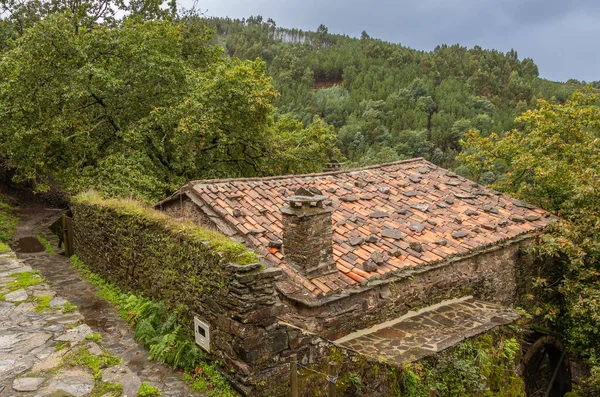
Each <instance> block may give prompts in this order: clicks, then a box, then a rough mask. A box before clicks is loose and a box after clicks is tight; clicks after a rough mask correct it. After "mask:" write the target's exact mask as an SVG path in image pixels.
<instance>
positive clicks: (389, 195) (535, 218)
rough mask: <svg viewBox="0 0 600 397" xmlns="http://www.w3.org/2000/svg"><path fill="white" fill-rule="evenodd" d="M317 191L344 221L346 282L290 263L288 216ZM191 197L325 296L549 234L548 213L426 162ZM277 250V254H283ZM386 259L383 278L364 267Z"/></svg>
mask: <svg viewBox="0 0 600 397" xmlns="http://www.w3.org/2000/svg"><path fill="white" fill-rule="evenodd" d="M300 186H303V187H306V188H309V187H316V188H318V189H320V190H321V191H322V192H323V194H324V195H326V196H328V197H329V199H330V200H329V202H327V203H326V205H329V206H331V207H332V208H333V209H334V211H333V214H332V220H333V229H334V232H333V255H334V260H335V262H336V265H337V269H338V270H339V272H338V273H337V274H333V275H332V274H330V275H326V276H321V277H317V278H314V279H312V280H308V279H306V278H304V277H303V276H302V275H300V274H299V273H298V272H296V271H295V270H294V269H293V268H292V267H291V266H288V265H287V264H286V263H285V261H284V256H283V254H282V252H281V249H280V248H271V247H269V242H281V241H282V230H281V225H282V223H281V213H280V208H281V207H283V206H284V205H285V204H286V203H285V202H284V198H286V197H288V196H290V195H292V193H293V191H294V190H295V189H297V188H298V187H300ZM189 189H190V190H191V191H193V193H195V194H196V195H197V196H198V197H200V198H201V199H202V200H203V201H204V202H205V203H206V204H207V205H208V206H210V207H211V209H212V210H213V211H215V212H216V213H218V214H219V215H220V216H221V217H222V219H224V220H226V221H227V222H228V223H229V224H230V225H231V226H233V227H234V228H235V229H236V230H237V231H238V232H239V234H241V235H242V236H243V237H244V238H245V240H246V241H247V242H248V243H250V244H251V245H253V246H254V248H255V249H256V250H257V252H259V254H262V255H264V257H265V259H266V260H267V261H269V262H270V263H272V264H273V265H275V266H279V267H281V268H282V269H283V271H284V273H285V274H286V275H287V276H288V277H289V279H292V280H294V281H295V282H294V283H289V282H288V283H287V284H285V285H284V288H283V289H285V290H286V291H284V292H287V293H290V294H293V293H298V292H300V291H299V289H301V288H306V289H308V290H309V291H310V292H312V293H313V294H314V295H315V296H320V295H328V294H332V293H335V292H341V291H342V290H344V289H347V288H349V287H352V286H359V285H361V284H364V283H366V280H368V279H373V278H385V277H387V276H389V275H390V274H392V273H393V272H397V271H399V270H401V269H406V268H414V267H415V266H426V265H429V264H432V263H435V262H439V261H441V260H443V259H447V258H448V257H450V256H462V255H466V254H469V253H470V252H472V251H475V250H477V249H481V248H483V247H488V246H492V245H496V244H498V243H500V242H502V241H504V240H507V239H511V238H514V237H517V236H519V235H522V234H526V233H528V232H533V231H535V230H539V229H541V228H543V227H544V226H546V225H547V224H548V223H549V222H550V221H551V219H552V217H551V216H550V215H549V214H548V213H547V212H545V211H543V210H541V209H537V208H534V207H532V206H530V205H528V204H525V203H523V202H520V201H518V200H515V199H512V198H511V197H509V196H507V195H504V194H500V193H498V192H495V191H492V190H490V189H487V188H485V187H483V186H481V185H479V184H476V183H474V182H472V181H470V180H467V179H465V178H463V177H460V176H458V175H457V174H454V173H452V172H449V171H447V170H445V169H443V168H440V167H437V166H435V165H433V164H431V163H429V162H427V161H425V160H423V159H414V160H408V161H403V162H396V163H390V164H383V165H380V166H373V167H367V168H363V169H355V170H342V171H334V172H330V173H322V174H310V175H301V176H287V177H272V178H260V179H258V178H255V179H229V180H213V181H195V182H191V183H190V185H189ZM272 245H275V246H276V245H277V244H273V243H272ZM371 258H377V261H376V262H377V267H376V270H375V271H366V270H365V267H364V264H365V262H367V261H369V260H371Z"/></svg>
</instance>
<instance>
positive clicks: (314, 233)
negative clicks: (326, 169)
mask: <svg viewBox="0 0 600 397" xmlns="http://www.w3.org/2000/svg"><path fill="white" fill-rule="evenodd" d="M325 200H327V197H325V196H323V194H322V193H321V192H320V191H319V190H318V189H315V188H311V189H310V191H309V190H306V189H304V188H299V189H298V190H296V192H295V193H294V195H293V196H291V197H288V198H286V199H285V201H287V202H288V205H287V206H285V207H283V208H281V213H282V214H283V253H284V255H285V261H286V263H287V264H288V265H290V266H293V267H294V268H295V269H296V270H298V271H299V272H300V273H302V274H303V275H304V276H306V277H308V278H309V279H311V278H314V277H318V276H321V275H324V274H329V273H333V272H335V271H336V267H335V263H334V261H333V247H332V240H331V238H332V233H333V226H332V224H331V212H332V210H331V209H328V208H325V207H324V205H323V204H324V201H325Z"/></svg>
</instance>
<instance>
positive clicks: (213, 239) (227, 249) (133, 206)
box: [72, 191, 259, 265]
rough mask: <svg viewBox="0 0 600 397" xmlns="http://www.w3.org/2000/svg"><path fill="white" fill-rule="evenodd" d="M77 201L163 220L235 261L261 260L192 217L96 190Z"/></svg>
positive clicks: (252, 261) (171, 228) (167, 227)
mask: <svg viewBox="0 0 600 397" xmlns="http://www.w3.org/2000/svg"><path fill="white" fill-rule="evenodd" d="M72 202H73V203H74V204H88V205H96V206H101V207H104V208H108V209H111V210H114V211H115V212H117V213H118V214H119V215H129V216H136V217H140V218H144V219H146V220H148V221H153V222H157V223H160V224H161V225H162V226H164V227H165V228H166V229H167V230H170V231H172V232H176V233H182V234H185V235H187V236H189V237H192V238H194V239H196V240H197V241H198V242H199V243H204V242H208V244H209V245H210V247H211V248H213V249H214V250H216V251H218V252H221V253H226V254H228V255H227V256H228V257H229V258H231V261H232V262H233V263H236V264H238V265H248V264H251V263H256V262H259V258H258V255H257V254H256V253H255V252H254V251H251V250H249V249H248V248H246V247H245V246H244V245H243V244H240V243H238V242H236V241H234V240H232V239H230V238H229V237H227V236H225V235H224V234H221V233H219V232H217V231H214V230H211V229H208V228H205V227H202V226H199V225H196V224H195V223H193V222H191V221H189V220H180V219H174V218H172V217H170V216H169V215H167V214H164V213H162V212H160V211H157V210H155V209H152V208H149V207H147V206H146V205H144V204H143V203H142V202H140V201H136V200H133V199H105V198H103V197H102V196H101V195H100V194H98V193H97V192H94V191H87V192H84V193H80V194H78V195H77V196H75V197H74V198H73V200H72Z"/></svg>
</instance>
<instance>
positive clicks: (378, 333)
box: [335, 297, 518, 364]
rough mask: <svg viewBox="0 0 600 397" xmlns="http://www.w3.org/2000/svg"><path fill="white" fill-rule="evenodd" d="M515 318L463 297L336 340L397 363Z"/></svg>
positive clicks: (504, 310) (512, 313)
mask: <svg viewBox="0 0 600 397" xmlns="http://www.w3.org/2000/svg"><path fill="white" fill-rule="evenodd" d="M517 318H518V314H517V313H516V312H515V311H514V310H511V309H507V308H505V307H502V306H499V305H495V304H492V303H488V302H483V301H478V300H475V299H473V298H472V297H465V298H461V299H456V300H452V301H446V302H442V303H440V304H438V305H434V306H430V307H427V308H424V309H421V310H419V311H418V312H409V313H407V314H406V315H404V316H402V317H400V318H398V319H395V320H392V321H388V322H386V323H383V324H379V325H376V326H374V327H372V328H369V329H366V330H361V331H357V332H354V333H352V334H350V335H347V336H345V337H344V338H341V339H338V340H337V341H335V343H336V344H338V345H340V346H343V347H345V348H348V349H352V350H354V351H357V352H359V353H362V354H364V355H366V356H369V357H372V358H375V359H378V360H385V361H386V362H390V363H396V364H400V363H402V362H410V361H415V360H418V359H420V358H423V357H425V356H429V355H432V354H434V353H436V352H439V351H441V350H444V349H447V348H449V347H451V346H454V345H456V344H457V343H459V342H461V341H462V340H464V339H466V338H469V337H472V336H475V335H478V334H481V333H483V332H486V331H489V330H490V329H492V328H495V327H497V326H499V325H505V324H510V323H511V322H513V321H515V320H516V319H517Z"/></svg>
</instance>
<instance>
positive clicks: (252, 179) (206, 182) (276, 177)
mask: <svg viewBox="0 0 600 397" xmlns="http://www.w3.org/2000/svg"><path fill="white" fill-rule="evenodd" d="M418 161H424V162H426V163H429V161H427V160H425V159H424V158H423V157H415V158H412V159H406V160H399V161H392V162H389V163H382V164H375V165H369V166H365V167H358V168H347V169H341V170H335V171H325V172H315V173H310V174H288V175H274V176H263V177H250V178H222V179H199V180H195V181H190V182H189V183H188V184H187V185H186V186H196V185H211V184H216V183H227V182H260V181H275V180H281V179H289V178H306V177H318V176H328V175H338V174H347V173H350V172H356V171H366V170H372V169H377V168H382V167H389V166H391V165H397V164H409V163H416V162H418ZM436 167H437V166H436Z"/></svg>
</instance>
